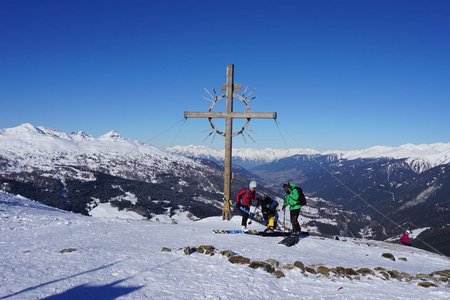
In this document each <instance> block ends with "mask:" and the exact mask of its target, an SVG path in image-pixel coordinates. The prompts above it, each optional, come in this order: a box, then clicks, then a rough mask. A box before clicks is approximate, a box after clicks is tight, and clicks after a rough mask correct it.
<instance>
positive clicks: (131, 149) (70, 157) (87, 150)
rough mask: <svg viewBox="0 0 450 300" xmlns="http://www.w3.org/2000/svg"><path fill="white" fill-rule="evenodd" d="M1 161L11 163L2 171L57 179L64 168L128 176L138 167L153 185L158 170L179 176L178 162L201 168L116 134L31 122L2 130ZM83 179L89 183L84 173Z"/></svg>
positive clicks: (0, 141)
mask: <svg viewBox="0 0 450 300" xmlns="http://www.w3.org/2000/svg"><path fill="white" fill-rule="evenodd" d="M0 158H4V159H7V160H9V163H8V165H6V166H5V167H4V168H3V170H2V171H5V172H21V171H32V170H33V169H39V170H44V171H46V172H49V174H50V175H49V176H55V172H54V170H55V167H57V166H61V165H63V166H89V167H90V168H91V169H92V170H104V169H108V170H110V174H112V175H126V174H128V173H129V168H130V167H134V169H133V171H134V173H136V174H140V176H142V177H145V178H143V179H145V180H146V181H152V182H153V181H155V180H157V176H156V174H157V172H158V170H159V171H161V170H172V172H173V173H176V172H177V170H173V169H174V168H173V167H172V163H174V162H176V163H178V164H180V165H186V166H192V167H196V166H198V165H199V164H197V163H195V162H193V161H192V160H191V159H188V158H185V157H182V156H177V155H174V154H170V153H167V152H164V151H161V150H159V149H158V148H156V147H154V146H151V145H147V144H143V143H140V142H138V141H132V140H129V139H126V138H124V137H122V136H121V135H120V134H119V133H117V132H115V131H110V132H108V133H106V134H104V135H102V136H100V137H98V138H94V137H92V136H91V135H89V134H87V133H85V132H82V131H79V132H72V133H65V132H59V131H56V130H53V129H49V128H45V127H41V126H33V125H32V124H29V123H26V124H22V125H20V126H17V127H14V128H6V129H2V130H0ZM134 162H135V163H134ZM144 167H145V169H144ZM79 177H84V178H80V179H84V180H87V179H86V176H83V174H80V176H79ZM125 178H128V177H127V176H125Z"/></svg>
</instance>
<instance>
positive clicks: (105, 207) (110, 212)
mask: <svg viewBox="0 0 450 300" xmlns="http://www.w3.org/2000/svg"><path fill="white" fill-rule="evenodd" d="M89 215H91V216H93V217H98V218H117V219H132V220H143V219H145V218H144V217H143V216H141V215H140V214H138V213H135V212H133V211H127V210H119V209H118V208H117V207H113V206H112V205H111V203H109V202H108V203H99V204H98V205H97V206H96V207H95V208H94V209H92V210H91V211H89Z"/></svg>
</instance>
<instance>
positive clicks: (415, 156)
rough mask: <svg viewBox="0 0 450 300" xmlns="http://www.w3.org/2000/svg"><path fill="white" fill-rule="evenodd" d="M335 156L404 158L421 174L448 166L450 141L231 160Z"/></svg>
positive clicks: (195, 150) (216, 154)
mask: <svg viewBox="0 0 450 300" xmlns="http://www.w3.org/2000/svg"><path fill="white" fill-rule="evenodd" d="M166 151H168V152H170V153H176V154H180V155H185V156H189V157H203V158H209V159H211V158H214V159H216V160H222V159H223V157H224V151H223V150H214V149H209V148H207V147H205V146H194V145H188V146H174V147H170V148H167V149H166ZM299 154H300V155H335V156H336V157H338V158H340V159H346V160H354V159H360V158H394V159H406V162H407V163H408V164H409V165H410V166H411V168H412V169H413V170H414V171H415V172H417V173H421V172H424V171H426V170H428V169H430V168H432V167H435V166H439V165H442V164H449V163H450V142H449V143H434V144H420V145H414V144H405V145H401V146H398V147H386V146H374V147H370V148H367V149H362V150H352V151H342V150H327V151H317V150H314V149H308V148H306V149H304V148H294V149H270V148H267V149H248V148H246V149H239V148H234V149H233V157H235V158H238V157H239V158H241V159H243V160H247V161H261V162H264V163H269V162H273V161H276V160H279V159H282V158H286V157H290V156H293V155H299Z"/></svg>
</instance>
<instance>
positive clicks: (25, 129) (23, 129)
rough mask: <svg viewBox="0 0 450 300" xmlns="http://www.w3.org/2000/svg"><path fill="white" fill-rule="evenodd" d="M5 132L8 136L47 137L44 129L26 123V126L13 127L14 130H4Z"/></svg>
mask: <svg viewBox="0 0 450 300" xmlns="http://www.w3.org/2000/svg"><path fill="white" fill-rule="evenodd" d="M3 132H4V133H6V134H18V133H19V134H20V133H28V134H42V135H45V132H44V131H43V130H42V129H40V128H38V127H36V126H34V125H33V124H30V123H24V124H21V125H19V126H16V127H12V128H5V129H4V130H3Z"/></svg>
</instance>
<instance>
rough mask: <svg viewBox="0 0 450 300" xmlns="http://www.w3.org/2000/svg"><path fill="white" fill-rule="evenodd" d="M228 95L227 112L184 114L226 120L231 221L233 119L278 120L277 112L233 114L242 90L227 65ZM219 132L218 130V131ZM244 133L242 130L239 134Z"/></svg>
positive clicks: (226, 210)
mask: <svg viewBox="0 0 450 300" xmlns="http://www.w3.org/2000/svg"><path fill="white" fill-rule="evenodd" d="M222 88H224V89H225V95H226V112H214V111H212V110H211V109H210V111H209V112H187V111H186V112H184V117H185V118H186V119H187V118H208V119H210V121H211V119H212V118H225V119H226V120H225V159H224V163H223V165H224V173H223V179H224V184H223V196H224V199H223V210H222V219H223V220H230V205H231V158H232V154H231V149H232V137H233V119H235V118H241V119H247V120H250V119H251V118H256V119H276V118H277V113H276V112H260V113H257V112H251V111H249V110H247V111H245V112H233V97H236V95H234V91H235V90H236V91H238V90H240V88H241V87H240V85H237V84H236V85H235V84H234V65H233V64H229V65H227V83H226V85H225V86H223V85H222ZM210 123H211V122H210ZM216 131H217V130H216ZM240 133H242V130H241V131H240V132H239V133H237V134H240Z"/></svg>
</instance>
